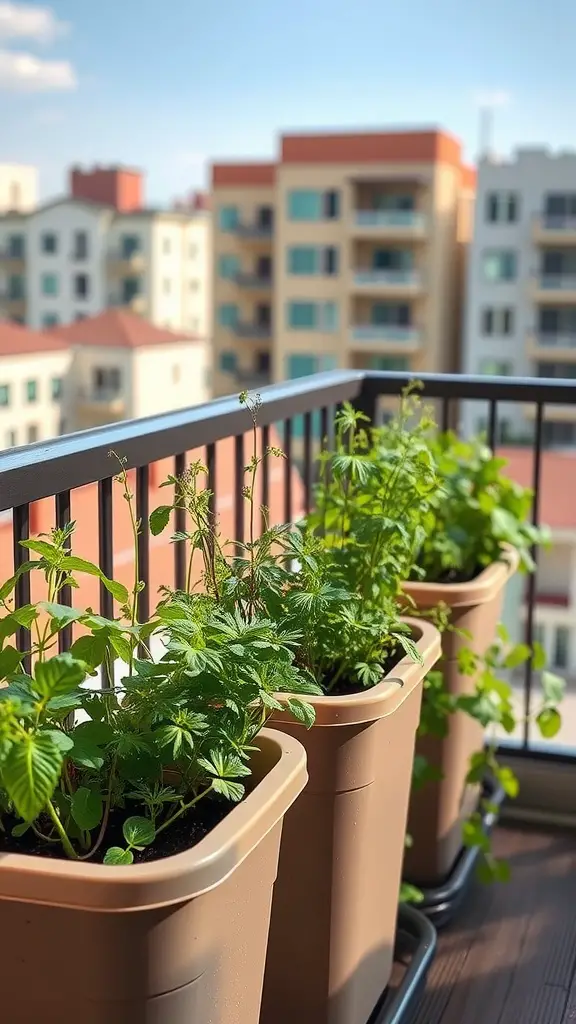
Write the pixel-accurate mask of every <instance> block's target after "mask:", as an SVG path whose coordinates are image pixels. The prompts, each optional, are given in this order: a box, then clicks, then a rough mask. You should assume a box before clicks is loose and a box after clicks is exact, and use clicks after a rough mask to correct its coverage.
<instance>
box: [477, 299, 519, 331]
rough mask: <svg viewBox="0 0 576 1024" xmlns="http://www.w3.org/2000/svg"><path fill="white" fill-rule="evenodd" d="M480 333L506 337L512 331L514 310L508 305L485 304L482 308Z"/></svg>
mask: <svg viewBox="0 0 576 1024" xmlns="http://www.w3.org/2000/svg"><path fill="white" fill-rule="evenodd" d="M480 323H481V330H482V334H484V335H487V336H491V335H497V336H498V337H508V336H509V335H510V334H513V333H514V310H513V309H512V308H511V307H510V306H496V307H493V306H487V307H486V308H485V309H483V310H482V313H481V317H480Z"/></svg>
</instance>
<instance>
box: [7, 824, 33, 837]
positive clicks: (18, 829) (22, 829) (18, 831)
mask: <svg viewBox="0 0 576 1024" xmlns="http://www.w3.org/2000/svg"><path fill="white" fill-rule="evenodd" d="M30 824H31V823H30V822H29V821H21V822H20V824H19V825H14V828H13V829H12V832H11V835H13V836H14V837H15V838H16V839H19V838H20V836H23V835H25V833H26V832H27V831H28V829H29V828H30Z"/></svg>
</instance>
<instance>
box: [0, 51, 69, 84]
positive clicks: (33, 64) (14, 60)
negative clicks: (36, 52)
mask: <svg viewBox="0 0 576 1024" xmlns="http://www.w3.org/2000/svg"><path fill="white" fill-rule="evenodd" d="M76 84H77V82H76V74H75V71H74V68H73V67H72V65H71V64H70V62H69V61H67V60H40V59H39V58H38V57H34V56H33V55H32V54H31V53H16V52H13V51H11V50H0V91H2V90H5V91H7V92H52V91H63V90H69V89H75V88H76Z"/></svg>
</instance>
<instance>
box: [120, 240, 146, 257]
mask: <svg viewBox="0 0 576 1024" xmlns="http://www.w3.org/2000/svg"><path fill="white" fill-rule="evenodd" d="M141 248H142V246H141V242H140V238H139V237H138V235H122V237H121V238H120V253H121V255H122V259H125V260H129V259H130V258H131V257H132V256H135V255H136V253H138V252H140V250H141Z"/></svg>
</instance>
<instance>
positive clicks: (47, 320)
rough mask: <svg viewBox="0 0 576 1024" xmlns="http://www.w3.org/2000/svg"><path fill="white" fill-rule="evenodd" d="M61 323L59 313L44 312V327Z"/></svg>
mask: <svg viewBox="0 0 576 1024" xmlns="http://www.w3.org/2000/svg"><path fill="white" fill-rule="evenodd" d="M59 323H60V318H59V316H58V314H57V313H43V314H42V327H56V326H57V325H58V324H59Z"/></svg>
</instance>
